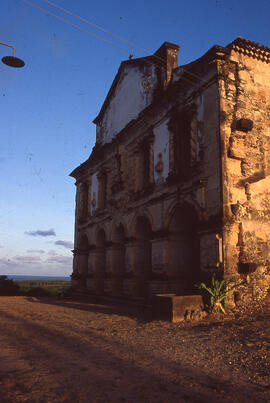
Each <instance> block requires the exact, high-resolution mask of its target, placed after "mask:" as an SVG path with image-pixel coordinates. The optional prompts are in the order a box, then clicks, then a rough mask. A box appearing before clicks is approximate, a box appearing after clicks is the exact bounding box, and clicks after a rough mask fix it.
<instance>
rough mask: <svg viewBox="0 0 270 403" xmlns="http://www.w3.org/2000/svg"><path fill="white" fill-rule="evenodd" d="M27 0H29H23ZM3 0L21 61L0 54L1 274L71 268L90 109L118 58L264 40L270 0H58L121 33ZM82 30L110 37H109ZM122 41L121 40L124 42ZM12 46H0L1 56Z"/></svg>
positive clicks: (187, 55)
mask: <svg viewBox="0 0 270 403" xmlns="http://www.w3.org/2000/svg"><path fill="white" fill-rule="evenodd" d="M29 1H30V0H29ZM31 2H32V3H33V4H35V5H36V6H38V7H41V8H43V9H46V10H48V11H49V12H50V13H54V14H56V15H58V16H59V17H60V18H64V19H66V20H68V21H70V22H71V23H72V24H76V25H78V26H79V27H81V29H82V30H84V31H83V32H82V31H80V30H79V29H77V28H75V27H74V26H71V25H69V24H66V23H63V22H62V21H60V20H59V19H57V18H55V17H53V16H52V15H50V14H46V13H44V12H42V11H41V10H40V9H36V8H34V7H33V6H30V5H29V3H26V2H25V1H24V0H2V1H1V15H0V20H1V25H0V27H1V28H0V32H1V35H0V41H1V42H5V43H8V44H11V45H13V46H15V50H16V56H18V57H21V58H22V59H24V61H25V63H26V65H25V67H24V68H23V69H13V68H10V67H7V66H5V65H4V64H2V63H1V64H0V108H1V136H0V179H1V198H0V274H32V275H52V276H53V275H55V276H57V275H69V274H70V273H71V270H72V254H71V252H70V249H72V242H73V236H74V231H73V229H74V199H75V187H74V185H73V183H74V180H73V179H72V178H70V177H69V173H70V172H71V171H72V170H73V169H74V168H75V167H76V166H77V165H79V164H80V163H81V162H83V161H84V160H85V159H87V158H88V156H89V154H90V152H91V149H92V147H93V145H94V142H95V126H94V124H93V123H92V120H93V119H94V118H95V117H96V115H97V114H98V112H99V109H100V107H101V106H102V103H103V101H104V99H105V96H106V94H107V92H108V90H109V88H110V85H111V83H112V80H113V78H114V76H115V74H116V72H117V69H118V67H119V64H120V62H121V61H122V60H125V59H127V58H128V56H129V54H130V53H133V54H134V55H135V56H137V57H141V56H145V55H148V54H152V53H154V52H155V51H156V50H157V49H158V48H159V46H160V45H161V44H162V43H163V42H164V41H169V42H173V43H176V44H179V45H180V47H181V48H180V52H179V64H185V63H188V62H190V61H192V60H194V59H196V58H198V57H200V56H201V55H202V54H203V53H204V52H206V51H207V50H208V49H209V48H210V47H212V46H213V45H214V44H218V45H223V46H225V45H227V44H228V43H229V42H231V41H232V40H233V39H235V38H236V37H237V36H242V37H244V38H247V39H250V40H252V41H255V42H259V43H261V44H263V45H266V46H269V47H270V24H269V15H270V2H269V1H268V0H257V1H256V2H255V1H250V0H245V1H244V0H233V1H231V0H227V1H222V0H200V1H197V0H195V1H192V2H187V1H181V0H177V1H174V0H173V1H170V2H164V1H160V0H149V1H147V0H137V1H129V0H126V1H122V0H121V1H114V2H111V1H108V0H99V1H98V2H94V1H91V2H90V1H86V0H55V2H56V4H58V5H59V6H61V7H64V8H65V9H67V10H69V11H71V12H73V13H76V14H78V15H79V16H81V17H83V18H85V19H87V20H89V21H91V22H93V23H95V24H97V25H99V26H101V27H103V28H104V29H106V30H107V31H110V32H112V33H114V34H115V35H118V36H120V37H122V38H124V39H125V40H126V41H129V42H133V43H135V44H136V45H137V46H138V47H139V49H138V48H135V47H134V46H132V45H130V44H128V43H126V42H121V41H119V40H117V39H116V38H115V37H113V36H111V35H109V34H106V33H105V32H102V31H100V30H98V29H96V28H94V27H92V26H89V25H87V24H86V23H84V22H83V21H81V20H79V19H76V18H75V17H73V16H70V15H67V14H65V13H64V12H63V11H61V10H59V9H56V8H55V7H53V6H52V5H50V4H48V3H47V2H46V1H44V0H31ZM85 31H90V32H92V33H93V34H95V35H97V36H100V37H102V38H104V39H105V40H106V41H107V40H108V41H111V42H113V43H114V44H115V46H112V45H111V44H108V43H107V42H105V41H102V40H101V39H98V38H95V37H93V36H91V35H90V34H88V33H86V32H85ZM119 47H120V48H124V50H123V49H120V48H119ZM6 55H11V50H10V49H9V48H7V47H5V46H0V57H1V58H2V57H3V56H6Z"/></svg>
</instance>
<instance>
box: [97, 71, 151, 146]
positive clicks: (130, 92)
mask: <svg viewBox="0 0 270 403" xmlns="http://www.w3.org/2000/svg"><path fill="white" fill-rule="evenodd" d="M156 85H157V77H156V72H155V66H153V65H151V64H148V65H145V66H144V67H139V66H136V67H135V66H133V65H131V66H125V68H124V70H123V71H122V74H121V77H120V80H119V81H118V83H117V86H116V88H115V91H114V95H112V97H111V99H110V101H109V104H108V106H107V108H106V110H105V113H104V115H103V117H102V120H101V122H100V123H99V124H98V125H97V140H98V142H100V143H101V144H105V143H109V142H111V141H112V139H113V138H114V137H115V135H116V134H117V133H119V132H120V131H121V130H122V129H123V128H124V127H125V126H126V125H127V124H128V123H129V122H130V121H131V120H133V119H136V118H137V117H138V115H139V113H140V112H141V111H142V110H143V109H144V108H146V107H147V106H148V105H150V104H151V102H152V100H153V92H154V89H155V87H156Z"/></svg>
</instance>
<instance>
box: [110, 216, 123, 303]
mask: <svg viewBox="0 0 270 403" xmlns="http://www.w3.org/2000/svg"><path fill="white" fill-rule="evenodd" d="M112 242H113V244H112V246H111V247H110V272H111V276H112V278H111V282H110V293H111V294H112V295H122V293H123V276H124V274H125V230H124V227H123V225H122V224H118V225H116V226H115V227H114V229H113V233H112Z"/></svg>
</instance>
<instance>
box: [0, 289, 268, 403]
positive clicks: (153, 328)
mask: <svg viewBox="0 0 270 403" xmlns="http://www.w3.org/2000/svg"><path fill="white" fill-rule="evenodd" d="M143 318H144V317H143V315H142V316H141V319H138V317H135V316H132V314H130V311H129V310H128V309H127V308H124V307H122V308H121V307H108V306H103V305H95V304H90V303H83V302H74V301H60V300H54V299H46V298H32V297H0V345H1V349H0V402H1V403H2V402H12V403H14V402H39V403H40V402H46V403H47V402H87V403H88V402H110V403H111V402H128V403H130V402H155V403H156V402H269V401H270V320H269V319H270V309H266V310H265V312H264V313H261V314H256V315H254V316H252V317H249V318H248V319H247V318H240V319H238V320H235V319H232V320H223V321H216V320H210V321H209V320H204V321H202V322H193V323H192V322H191V323H185V324H170V323H165V322H159V321H154V322H147V321H145V320H144V319H143Z"/></svg>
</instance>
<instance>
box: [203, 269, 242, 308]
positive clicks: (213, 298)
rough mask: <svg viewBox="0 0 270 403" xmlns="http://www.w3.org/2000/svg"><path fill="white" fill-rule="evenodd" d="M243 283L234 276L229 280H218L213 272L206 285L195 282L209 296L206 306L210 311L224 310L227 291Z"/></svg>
mask: <svg viewBox="0 0 270 403" xmlns="http://www.w3.org/2000/svg"><path fill="white" fill-rule="evenodd" d="M242 284H243V283H239V282H238V280H237V279H236V278H234V277H233V278H231V279H230V280H219V279H217V278H216V276H215V274H213V276H212V279H211V284H210V285H207V284H205V283H200V284H197V285H196V286H197V288H199V289H200V290H205V291H206V292H207V293H208V297H209V298H210V300H209V304H206V308H207V309H208V311H210V312H220V311H222V312H223V313H226V312H225V303H226V299H227V297H228V295H229V292H230V291H232V290H233V289H234V288H237V287H239V286H240V285H242Z"/></svg>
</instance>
